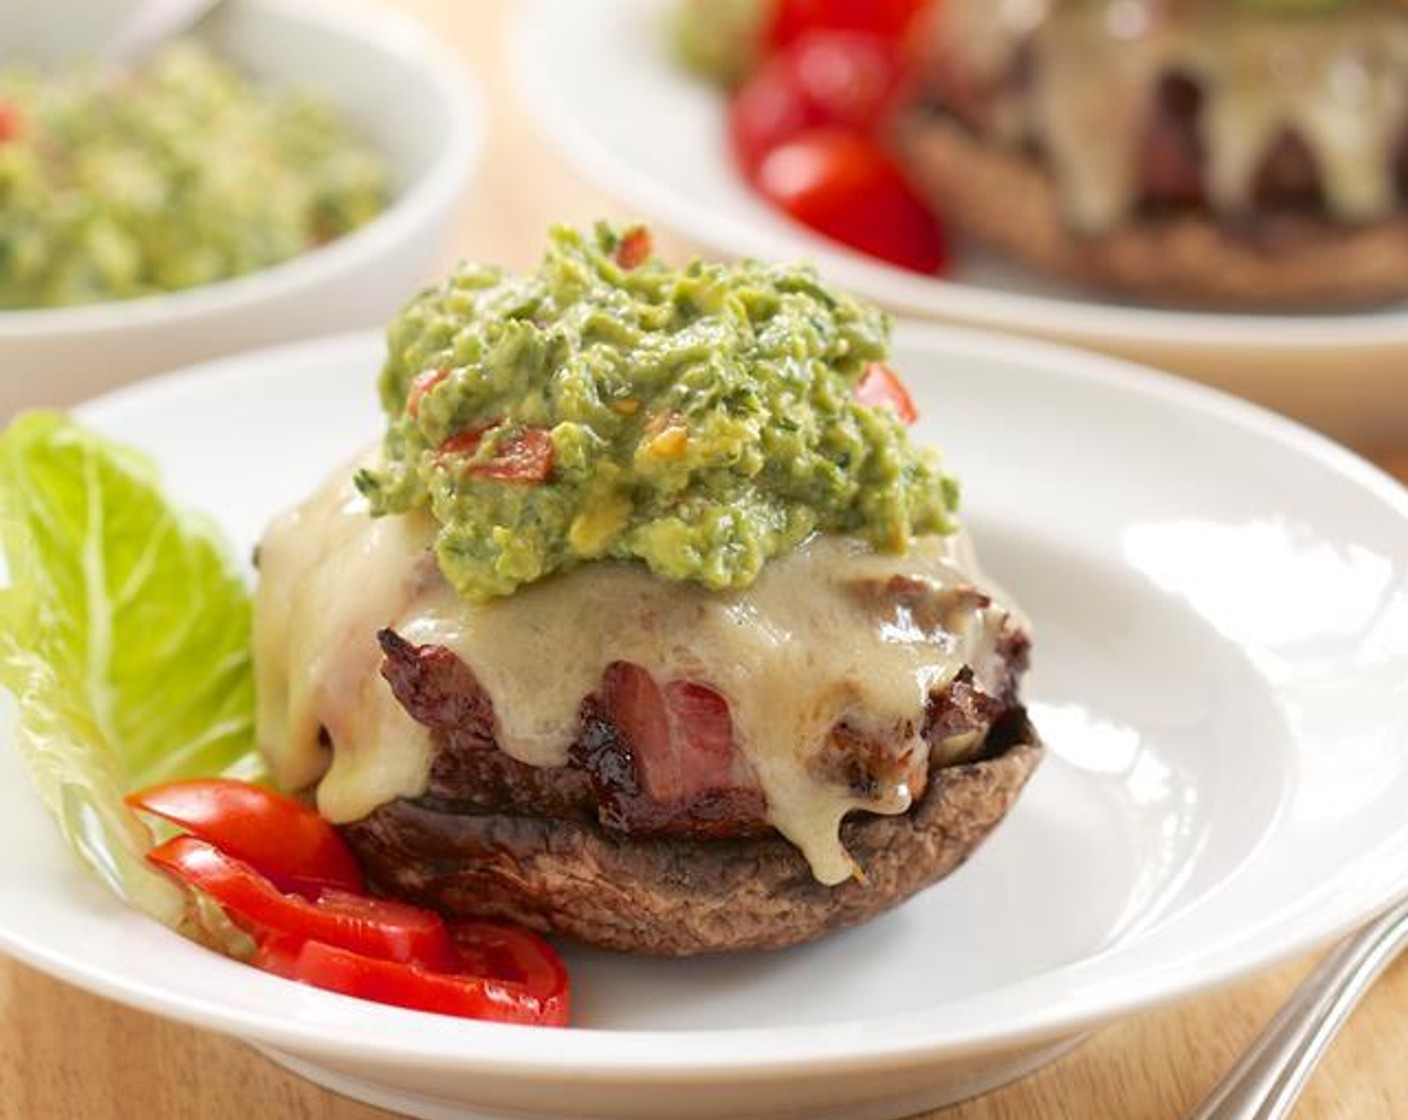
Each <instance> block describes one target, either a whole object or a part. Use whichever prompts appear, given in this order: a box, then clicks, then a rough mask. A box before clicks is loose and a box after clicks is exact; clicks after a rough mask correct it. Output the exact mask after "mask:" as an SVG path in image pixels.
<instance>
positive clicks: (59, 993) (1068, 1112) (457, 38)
mask: <svg viewBox="0 0 1408 1120" xmlns="http://www.w3.org/2000/svg"><path fill="white" fill-rule="evenodd" d="M397 6H399V7H402V8H404V9H406V10H409V11H410V12H412V13H413V14H415V15H416V16H418V17H419V18H421V19H422V20H423V21H424V22H425V23H427V24H429V25H431V26H432V27H434V28H435V29H436V30H437V31H438V32H440V33H441V34H442V35H444V36H445V37H446V38H447V39H449V40H451V41H452V42H453V43H454V44H455V45H456V46H457V47H458V48H460V49H461V50H462V51H463V53H464V55H465V56H466V58H468V59H469V60H470V63H471V65H472V66H473V68H474V69H475V71H476V73H477V75H478V77H479V79H480V81H481V83H482V85H483V86H484V88H485V92H486V94H487V96H488V100H489V103H490V108H491V111H492V115H493V134H492V137H491V140H490V144H489V150H488V152H487V159H486V162H485V165H484V170H483V173H482V175H481V177H480V178H479V180H478V182H477V184H476V185H475V187H474V190H473V193H472V197H471V198H470V199H469V201H468V204H467V206H466V208H465V212H464V216H463V221H462V223H461V225H460V228H459V230H458V233H457V239H456V244H455V249H456V251H457V252H458V253H459V254H461V255H472V256H476V257H481V258H485V259H494V260H500V261H503V262H505V263H508V264H512V265H515V266H527V265H530V264H532V263H533V261H534V260H535V259H536V258H537V256H538V254H539V251H540V246H541V238H542V231H543V229H544V227H545V226H546V225H547V224H548V223H549V222H552V221H568V222H589V221H591V220H593V219H595V218H598V217H602V216H607V217H610V216H622V215H623V214H624V212H623V210H622V208H621V207H620V206H617V205H614V204H612V203H611V202H610V201H609V200H608V199H606V198H605V197H604V196H602V195H601V194H600V193H599V192H598V191H596V190H595V189H593V188H591V187H589V186H587V185H586V184H584V183H582V182H581V181H580V180H578V179H576V178H575V177H573V176H572V174H571V173H570V172H568V171H567V169H566V168H564V167H563V166H562V165H561V164H560V163H559V162H558V161H557V160H556V158H555V157H554V156H553V155H552V154H551V153H550V152H548V151H547V150H546V148H545V147H544V145H543V144H542V143H541V142H540V141H539V140H538V139H537V138H536V137H535V136H534V135H533V134H532V132H531V131H530V130H529V129H528V127H527V126H526V125H525V123H524V121H523V118H522V116H521V113H520V111H519V109H518V107H517V105H516V104H515V101H514V96H513V92H512V90H511V89H510V87H509V83H508V80H507V76H506V74H505V72H504V71H505V67H504V63H503V48H502V42H503V28H504V23H505V19H506V17H507V15H508V12H509V10H510V8H511V6H512V5H511V3H510V2H509V0H399V3H398V5H397ZM662 241H663V245H664V248H665V249H666V251H667V252H676V251H683V249H684V248H685V246H683V245H682V244H681V243H680V242H678V241H672V240H671V239H669V238H668V237H667V238H663V239H662ZM1376 458H1379V459H1380V461H1381V462H1383V463H1384V464H1385V465H1386V466H1388V467H1389V469H1391V470H1393V471H1395V473H1397V474H1398V475H1399V476H1400V477H1403V478H1405V479H1408V446H1403V447H1398V448H1385V449H1383V450H1382V453H1381V454H1379V455H1377V456H1376ZM1311 963H1312V962H1311V961H1309V960H1305V961H1299V962H1295V963H1293V964H1291V965H1288V966H1285V967H1282V968H1280V969H1277V970H1275V971H1273V972H1271V973H1270V974H1268V975H1265V976H1262V977H1260V978H1257V979H1255V980H1252V981H1249V982H1246V983H1243V984H1239V985H1237V986H1235V987H1232V988H1229V989H1227V990H1225V991H1222V992H1219V993H1217V994H1214V995H1210V996H1206V997H1204V998H1201V999H1197V1000H1194V1001H1191V1002H1189V1003H1187V1004H1185V1005H1183V1006H1181V1007H1177V1008H1173V1009H1171V1010H1165V1011H1160V1012H1157V1013H1153V1014H1148V1015H1143V1016H1140V1017H1137V1018H1135V1019H1132V1020H1130V1021H1127V1022H1124V1023H1121V1024H1119V1025H1117V1026H1113V1027H1109V1028H1107V1029H1105V1030H1104V1031H1102V1032H1100V1033H1099V1034H1098V1035H1096V1036H1095V1037H1094V1038H1093V1039H1092V1040H1091V1041H1090V1042H1088V1043H1087V1044H1086V1045H1085V1046H1083V1047H1081V1048H1080V1049H1078V1050H1077V1051H1075V1052H1074V1053H1073V1054H1072V1055H1070V1056H1068V1057H1067V1058H1065V1059H1064V1060H1062V1061H1060V1062H1058V1063H1056V1064H1055V1065H1053V1066H1050V1067H1048V1068H1046V1069H1045V1070H1043V1071H1041V1072H1039V1073H1037V1074H1036V1075H1034V1076H1032V1077H1030V1078H1027V1079H1026V1080H1024V1081H1022V1082H1019V1083H1017V1084H1015V1085H1012V1086H1010V1087H1008V1088H1006V1089H1004V1090H1001V1091H999V1092H996V1093H992V1094H990V1095H988V1096H986V1097H983V1098H980V1099H978V1100H975V1101H971V1102H968V1103H967V1104H963V1105H959V1106H957V1107H956V1108H953V1109H949V1110H945V1111H944V1112H943V1113H942V1114H936V1115H942V1116H943V1118H944V1120H1018V1118H1020V1120H1087V1118H1098V1120H1174V1118H1177V1117H1180V1116H1182V1115H1183V1113H1184V1112H1185V1111H1186V1110H1187V1109H1188V1108H1189V1107H1191V1106H1192V1104H1193V1103H1194V1102H1195V1101H1196V1100H1197V1099H1198V1098H1199V1097H1200V1096H1201V1094H1202V1093H1203V1092H1204V1091H1205V1090H1206V1089H1207V1088H1208V1087H1209V1086H1210V1085H1211V1084H1212V1083H1213V1082H1214V1081H1215V1080H1216V1078H1217V1077H1218V1076H1219V1075H1220V1073H1221V1072H1222V1071H1223V1070H1224V1069H1225V1068H1226V1067H1227V1065H1228V1064H1229V1063H1230V1062H1231V1061H1232V1060H1233V1059H1234V1058H1235V1056H1236V1055H1237V1054H1238V1053H1239V1052H1240V1051H1241V1050H1242V1048H1243V1047H1244V1046H1245V1045H1246V1044H1247V1043H1248V1042H1249V1041H1250V1040H1251V1039H1252V1037H1253V1036H1254V1035H1255V1034H1256V1033H1257V1031H1259V1030H1260V1029H1261V1027H1262V1025H1263V1024H1264V1023H1265V1022H1266V1021H1267V1019H1268V1018H1269V1017H1270V1016H1271V1014H1272V1013H1273V1011H1274V1010H1275V1009H1276V1007H1277V1006H1278V1005H1279V1004H1280V1003H1281V1002H1282V1001H1283V1000H1284V999H1285V998H1286V996H1287V995H1288V994H1289V992H1290V991H1291V989H1292V987H1293V986H1294V985H1295V983H1296V982H1297V980H1298V979H1299V978H1300V977H1301V976H1302V975H1303V974H1304V972H1305V971H1306V969H1307V968H1308V967H1309V966H1310V964H1311ZM389 1115H390V1114H389V1113H385V1112H382V1111H380V1110H378V1109H374V1108H369V1107H366V1106H364V1105H360V1104H355V1103H353V1102H351V1101H347V1100H344V1099H341V1098H339V1097H336V1096H334V1095H333V1094H331V1093H328V1092H325V1091H323V1090H321V1089H317V1088H315V1087H313V1086H312V1085H309V1084H307V1083H305V1082H303V1081H301V1080H299V1079H298V1078H296V1077H294V1076H292V1075H291V1074H288V1073H285V1072H284V1071H283V1070H282V1069H280V1068H278V1067H276V1066H274V1065H273V1064H271V1063H270V1062H268V1061H266V1060H265V1059H264V1058H263V1057H261V1056H259V1055H258V1054H256V1053H254V1051H252V1050H250V1049H249V1048H247V1047H246V1046H244V1045H243V1044H241V1043H239V1042H236V1041H233V1040H231V1039H228V1038H222V1037H219V1036H217V1035H213V1034H207V1033H203V1032H201V1031H196V1030H192V1029H190V1028H188V1027H183V1026H177V1025H173V1024H170V1023H166V1022H163V1021H161V1020H159V1019H155V1018H152V1017H150V1016H148V1015H144V1014H141V1013H138V1012H135V1011H130V1010H128V1009H126V1008H123V1007H119V1006H117V1005H116V1004H112V1003H109V1002H107V1001H105V1000H102V999H99V998H97V997H95V996H91V995H88V994H86V993H84V992H81V991H78V990H76V989H74V988H71V987H68V986H67V985H65V984H62V983H59V982H57V981H54V980H51V979H49V978H47V977H45V976H42V975H40V974H38V973H36V972H33V971H31V970H29V969H27V968H24V967H21V966H19V965H15V964H11V963H9V962H6V961H3V960H0V1117H3V1118H4V1120H80V1118H81V1120H119V1118H121V1120H132V1118H141V1120H192V1118H199V1120H248V1118H250V1117H258V1118H259V1120H294V1118H297V1120H373V1118H375V1117H386V1116H389ZM1296 1117H1297V1118H1298V1120H1347V1118H1353V1120H1403V1118H1404V1117H1408V960H1404V961H1401V962H1400V963H1399V964H1398V965H1397V966H1396V967H1395V968H1394V969H1392V970H1391V971H1390V972H1389V974H1388V976H1387V977H1386V978H1385V979H1384V980H1383V981H1382V982H1381V983H1380V984H1379V986H1378V987H1377V988H1376V989H1375V990H1374V991H1373V992H1372V993H1371V994H1370V996H1369V998H1368V999H1367V1001H1366V1002H1365V1004H1364V1005H1363V1006H1362V1007H1361V1009H1360V1010H1359V1012H1358V1013H1357V1015H1356V1017H1355V1019H1354V1021H1353V1023H1352V1025H1351V1026H1350V1028H1349V1029H1348V1031H1347V1032H1346V1033H1345V1034H1344V1035H1343V1036H1342V1037H1341V1038H1340V1040H1339V1041H1338V1042H1337V1043H1336V1044H1335V1046H1334V1048H1333V1049H1332V1051H1331V1052H1330V1055H1329V1057H1328V1059H1327V1060H1326V1062H1325V1064H1324V1065H1323V1066H1322V1067H1321V1069H1320V1071H1319V1073H1318V1074H1317V1075H1316V1077H1315V1078H1314V1080H1313V1081H1312V1083H1311V1085H1310V1087H1309V1089H1308V1090H1307V1092H1306V1094H1305V1096H1304V1098H1303V1099H1302V1102H1301V1104H1300V1106H1299V1109H1298V1111H1297V1112H1296Z"/></svg>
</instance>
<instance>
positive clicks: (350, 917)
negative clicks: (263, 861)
mask: <svg viewBox="0 0 1408 1120" xmlns="http://www.w3.org/2000/svg"><path fill="white" fill-rule="evenodd" d="M147 859H148V860H149V861H151V863H153V864H155V865H156V866H157V867H159V868H161V869H162V870H164V871H166V872H167V873H169V874H170V875H172V876H173V877H174V878H176V879H178V880H180V881H181V882H183V883H187V884H189V885H191V886H193V887H196V888H198V889H199V890H202V891H204V892H205V893H206V894H208V895H209V896H210V897H211V898H212V899H214V900H215V901H216V902H217V903H219V904H220V906H221V907H222V908H223V909H224V910H225V912H226V913H227V914H229V915H230V918H231V920H232V921H234V922H235V923H236V924H237V925H239V926H240V927H241V928H243V929H245V930H246V931H247V932H249V933H250V934H251V935H252V936H254V937H255V938H256V939H260V940H262V939H263V938H265V937H268V936H270V935H282V936H286V937H294V938H298V939H300V940H310V941H322V942H325V943H327V944H329V945H336V946H338V947H339V948H342V949H349V950H351V951H352V952H354V953H362V954H365V955H366V956H369V957H377V958H381V959H384V960H392V961H415V962H417V963H419V964H423V965H426V966H428V967H431V968H449V967H453V966H454V963H455V961H456V959H457V958H456V956H455V953H454V947H453V945H452V943H451V941H450V935H449V931H448V930H447V929H446V928H445V922H444V920H443V919H442V918H441V917H440V915H438V914H435V913H432V912H431V911H429V910H421V909H419V908H417V907H414V906H407V905H405V904H403V903H399V902H391V901H389V900H386V899H380V898H371V897H369V896H367V895H362V894H351V893H349V892H346V891H338V890H325V891H323V892H322V893H321V894H320V895H318V897H317V899H316V900H314V901H309V900H308V899H306V898H304V897H302V896H300V895H293V894H285V893H284V892H283V891H281V890H279V889H278V888H277V887H275V886H274V884H273V883H271V882H270V881H269V880H268V879H266V878H264V876H262V875H260V874H259V872H257V871H255V870H254V868H252V867H250V865H249V864H247V863H244V862H242V861H240V860H238V859H235V858H234V857H232V856H228V855H226V854H225V853H224V852H222V851H220V850H219V849H218V848H216V847H215V846H214V845H213V844H209V843H207V842H206V841H204V840H198V839H196V838H195V837H194V836H178V837H176V838H175V839H174V840H168V841H167V842H166V843H164V844H161V845H159V846H158V847H156V848H154V849H153V850H152V851H150V852H148V853H147Z"/></svg>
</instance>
